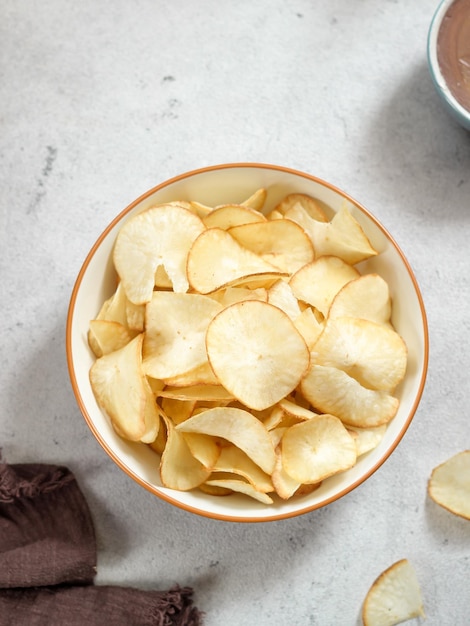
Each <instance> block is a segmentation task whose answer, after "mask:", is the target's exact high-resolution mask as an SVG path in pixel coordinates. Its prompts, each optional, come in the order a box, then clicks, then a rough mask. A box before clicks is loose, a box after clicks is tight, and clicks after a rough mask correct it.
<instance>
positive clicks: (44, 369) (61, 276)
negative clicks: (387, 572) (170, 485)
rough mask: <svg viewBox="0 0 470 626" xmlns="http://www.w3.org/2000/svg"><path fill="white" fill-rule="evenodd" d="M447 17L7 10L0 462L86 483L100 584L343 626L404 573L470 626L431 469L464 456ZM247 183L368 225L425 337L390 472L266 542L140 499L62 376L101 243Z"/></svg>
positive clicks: (273, 9) (462, 170)
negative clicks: (200, 181)
mask: <svg viewBox="0 0 470 626" xmlns="http://www.w3.org/2000/svg"><path fill="white" fill-rule="evenodd" d="M436 5H437V0H416V1H414V2H407V1H406V0H394V1H393V0H388V1H387V0H381V1H377V0H376V1H372V0H354V1H351V0H323V1H320V0H318V1H307V0H282V1H281V0H270V1H269V2H268V1H266V0H260V1H257V2H254V1H253V0H238V1H237V2H229V1H228V0H225V1H221V0H218V1H217V0H201V1H199V2H197V1H195V2H192V1H191V2H190V1H189V0H188V1H183V0H175V1H173V2H170V1H164V0H154V1H151V0H135V1H134V2H124V1H123V0H114V1H111V0H108V1H105V0H81V1H80V2H65V0H63V1H61V0H42V1H41V2H34V1H33V0H2V1H1V2H0V53H1V60H0V98H1V102H0V189H1V205H0V211H1V213H0V219H1V230H0V237H1V239H0V245H1V252H0V258H1V270H0V271H1V275H0V289H1V298H0V302H1V316H0V336H1V349H0V350H1V351H0V358H1V364H0V385H1V387H0V402H1V408H0V446H1V447H2V449H3V458H4V460H7V461H9V462H11V463H14V462H28V461H40V462H52V463H55V462H57V463H63V464H67V465H68V466H69V467H70V468H71V469H72V470H73V471H74V472H75V473H76V475H77V478H78V480H79V482H80V484H81V486H82V488H83V490H84V492H85V494H86V497H87V499H88V501H89V503H90V507H91V510H92V513H93V517H94V520H95V524H96V531H97V535H98V542H99V562H98V578H97V582H98V583H111V584H124V585H137V586H141V587H145V588H148V587H157V588H166V587H168V586H170V585H172V584H173V583H175V582H179V583H180V584H182V585H192V586H193V587H194V589H195V599H196V602H197V604H198V606H199V607H200V608H201V609H202V610H204V611H206V613H207V617H206V624H207V626H220V625H223V626H235V625H246V624H256V626H268V625H269V626H272V625H279V626H283V625H285V624H288V625H294V626H297V625H299V626H303V625H319V626H332V625H333V626H335V625H339V626H343V625H344V626H349V625H353V626H354V625H356V624H357V623H358V617H359V614H360V609H361V603H362V600H363V598H364V596H365V594H366V592H367V590H368V588H369V586H370V584H371V583H372V581H373V580H374V578H375V577H376V576H377V575H378V574H379V573H380V572H381V571H382V570H383V569H385V568H386V567H388V566H389V565H391V564H392V563H393V562H394V561H395V560H397V559H400V558H402V557H407V558H409V559H410V561H411V562H412V563H413V565H414V566H415V569H416V571H417V574H418V578H419V580H420V584H421V586H422V591H423V595H424V601H425V608H426V613H427V616H428V618H427V620H426V624H427V625H428V626H448V625H449V626H465V625H468V624H469V623H470V598H469V575H470V561H469V555H470V547H469V546H470V523H469V522H466V521H465V520H462V519H460V518H457V517H454V516H452V515H451V514H449V513H446V512H445V511H444V510H442V509H441V508H439V507H437V506H436V505H435V504H434V503H432V502H430V501H429V499H428V498H427V496H426V483H427V479H428V476H429V474H430V472H431V470H432V469H433V467H435V465H437V464H438V463H440V462H442V461H444V460H445V459H446V458H448V457H449V456H451V455H453V454H455V453H456V452H459V451H460V450H462V449H465V448H469V447H470V437H469V418H470V413H469V401H468V392H469V388H470V384H469V383H470V381H469V370H470V356H469V337H470V328H469V269H470V262H469V252H468V239H469V234H470V224H469V222H470V134H469V133H468V132H466V131H464V130H463V129H461V128H460V127H459V126H457V124H456V123H455V122H454V121H453V120H452V119H451V118H450V117H449V116H448V114H447V113H446V112H445V111H444V110H443V108H442V106H441V103H440V101H439V99H438V97H437V95H436V93H435V92H434V89H433V85H432V83H431V79H430V77H429V73H428V70H427V66H426V38H427V31H428V27H429V24H430V21H431V18H432V14H433V12H434V10H435V8H436ZM234 161H262V162H267V163H275V164H282V165H287V166H289V167H293V168H298V169H301V170H304V171H307V172H309V173H311V174H314V175H316V176H319V177H322V178H325V179H327V180H329V181H331V182H332V183H333V184H335V185H336V186H338V187H341V188H342V189H344V190H345V191H347V192H348V193H349V194H350V195H352V196H353V197H355V198H356V199H357V200H358V201H360V202H361V203H363V204H364V205H365V206H366V207H368V208H369V210H371V211H372V212H373V213H374V214H375V215H376V216H377V218H378V219H379V220H380V221H381V222H382V223H383V224H384V226H386V227H387V228H388V229H389V230H390V231H391V233H392V234H393V235H394V237H395V239H396V240H397V242H398V244H399V245H400V246H401V248H402V249H403V251H404V252H405V254H406V255H407V256H408V258H409V261H410V263H411V265H412V267H413V269H414V271H415V274H416V277H417V279H418V281H419V283H420V286H421V289H422V293H423V297H424V301H425V304H426V307H427V313H428V321H429V327H430V338H431V343H430V364H429V374H428V380H427V386H426V389H425V393H424V397H423V400H422V403H421V405H420V408H419V410H418V412H417V414H416V416H415V419H414V421H413V422H412V425H411V427H410V428H409V430H408V432H407V434H406V436H405V438H404V439H403V441H402V442H401V444H400V445H399V446H398V448H397V450H396V452H395V453H394V454H393V455H392V457H391V458H390V459H389V460H388V461H387V462H386V463H385V464H384V466H383V467H382V468H381V469H380V470H379V471H378V472H377V473H376V474H374V476H373V477H372V478H370V479H369V480H368V481H367V482H366V483H365V484H363V485H362V486H361V487H359V488H358V489H356V490H355V491H354V492H353V493H351V494H349V495H348V496H346V497H344V498H343V499H342V500H341V501H339V502H336V503H334V504H332V505H330V506H329V507H327V508H325V509H321V510H319V511H316V512H313V513H310V514H307V515H304V516H302V517H299V518H297V519H291V520H287V521H281V522H274V523H267V524H259V525H257V524H242V523H224V522H220V521H213V520H208V519H205V518H202V517H198V516H194V515H191V514H189V513H187V512H185V511H182V510H179V509H176V508H174V507H172V506H170V505H169V504H167V503H165V502H163V501H160V500H158V499H156V498H154V497H153V496H151V495H150V494H149V493H147V492H146V491H145V490H144V489H143V488H141V487H139V486H138V485H137V484H135V483H133V482H132V480H131V479H130V478H128V477H127V476H126V475H125V474H124V473H123V472H122V471H121V470H120V469H118V468H117V467H116V466H115V465H114V464H113V463H112V461H111V460H110V459H108V457H107V456H106V454H105V453H104V452H103V451H102V450H101V448H100V446H99V444H98V443H97V442H96V441H95V439H94V437H93V436H92V434H91V433H90V432H89V430H88V429H87V426H86V424H85V421H84V420H83V418H82V417H81V414H80V412H79V410H78V408H77V405H76V403H75V399H74V396H73V394H72V390H71V387H70V384H69V378H68V373H67V368H66V361H65V341H64V337H65V320H66V314H67V307H68V302H69V297H70V293H71V290H72V287H73V284H74V280H75V277H76V275H77V273H78V271H79V269H80V266H81V264H82V262H83V260H84V258H85V256H86V254H87V253H88V250H89V248H90V247H91V245H92V244H93V243H94V242H95V240H96V238H97V237H98V236H99V234H100V233H101V232H102V230H103V229H104V228H105V227H106V225H107V224H108V223H109V221H110V220H111V219H112V218H113V217H114V216H115V215H116V214H117V213H118V212H120V211H121V210H122V209H123V208H125V207H126V206H127V204H129V203H130V202H131V201H132V200H133V199H134V198H136V197H137V196H139V195H140V194H142V193H143V192H145V191H146V190H147V189H149V188H151V187H153V186H155V185H156V184H158V183H160V182H162V181H164V180H165V179H167V178H169V177H172V176H174V175H177V174H179V173H181V172H184V171H187V170H190V169H193V168H198V167H201V166H204V165H209V164H215V163H222V162H234ZM413 623H420V622H419V621H418V620H416V621H415V622H413Z"/></svg>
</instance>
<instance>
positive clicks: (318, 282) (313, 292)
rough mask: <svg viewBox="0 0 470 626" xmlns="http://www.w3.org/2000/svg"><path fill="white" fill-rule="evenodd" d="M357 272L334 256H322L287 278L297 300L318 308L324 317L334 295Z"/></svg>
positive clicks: (356, 274) (352, 278)
mask: <svg viewBox="0 0 470 626" xmlns="http://www.w3.org/2000/svg"><path fill="white" fill-rule="evenodd" d="M358 276H359V272H358V271H357V270H356V269H355V268H354V267H352V266H351V265H349V264H348V263H346V262H345V261H343V260H342V259H340V258H338V257H335V256H322V257H320V258H319V259H317V260H316V261H313V262H312V263H309V264H307V265H304V266H303V267H301V268H300V269H299V271H298V272H296V273H295V274H294V275H293V276H292V277H291V279H290V280H289V285H290V288H291V289H292V292H293V294H294V295H295V296H296V298H297V299H298V300H303V301H304V302H307V303H308V304H310V305H311V306H314V307H315V308H316V309H318V310H319V311H320V312H321V313H322V314H323V315H324V316H325V317H326V316H327V315H328V311H329V308H330V305H331V303H332V302H333V299H334V297H335V296H336V294H337V293H338V291H340V289H341V288H342V287H343V286H344V285H346V283H349V282H350V281H351V280H354V279H355V278H358Z"/></svg>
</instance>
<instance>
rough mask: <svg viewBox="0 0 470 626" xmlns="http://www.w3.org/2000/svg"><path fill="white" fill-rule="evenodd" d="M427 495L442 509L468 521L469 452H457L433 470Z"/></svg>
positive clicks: (469, 511) (469, 488) (469, 501)
mask: <svg viewBox="0 0 470 626" xmlns="http://www.w3.org/2000/svg"><path fill="white" fill-rule="evenodd" d="M428 493H429V495H430V497H431V498H432V499H433V500H434V502H436V503H437V504H439V505H440V506H442V507H443V508H445V509H447V510H448V511H450V512H451V513H454V515H458V516H460V517H463V518H465V519H468V520H470V450H464V451H463V452H459V453H458V454H456V455H455V456H453V457H451V458H450V459H448V460H447V461H445V462H444V463H442V464H441V465H438V466H437V467H435V468H434V470H433V471H432V473H431V477H430V479H429V481H428Z"/></svg>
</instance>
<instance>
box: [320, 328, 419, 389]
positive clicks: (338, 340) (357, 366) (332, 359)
mask: <svg viewBox="0 0 470 626" xmlns="http://www.w3.org/2000/svg"><path fill="white" fill-rule="evenodd" d="M311 357H312V363H315V364H318V365H329V366H332V367H337V368H338V369H341V370H344V371H345V372H347V373H348V374H349V375H350V376H352V377H353V378H356V379H357V380H358V381H359V382H360V383H361V384H362V385H364V386H366V387H370V388H372V389H378V390H385V391H390V390H392V389H394V388H395V387H396V386H397V385H398V384H399V383H400V382H401V381H402V380H403V378H404V376H405V371H406V364H407V349H406V345H405V342H404V341H403V339H402V338H401V337H400V335H399V334H398V333H397V332H395V331H394V330H393V329H392V328H389V327H387V326H384V325H383V324H377V323H375V322H372V321H370V320H365V319H361V318H354V317H337V318H334V319H328V320H327V322H326V324H325V327H324V329H323V332H322V333H321V335H320V337H319V338H318V341H317V342H316V343H315V345H314V346H313V349H312V352H311Z"/></svg>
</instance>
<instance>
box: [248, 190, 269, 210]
mask: <svg viewBox="0 0 470 626" xmlns="http://www.w3.org/2000/svg"><path fill="white" fill-rule="evenodd" d="M267 197H268V192H267V191H266V189H265V188H264V187H260V188H259V189H257V190H256V191H255V192H254V193H252V194H251V196H249V197H248V198H247V199H246V200H243V202H242V205H243V206H246V207H249V208H250V209H254V210H255V211H261V209H262V208H263V206H264V203H265V202H266V198H267Z"/></svg>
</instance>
